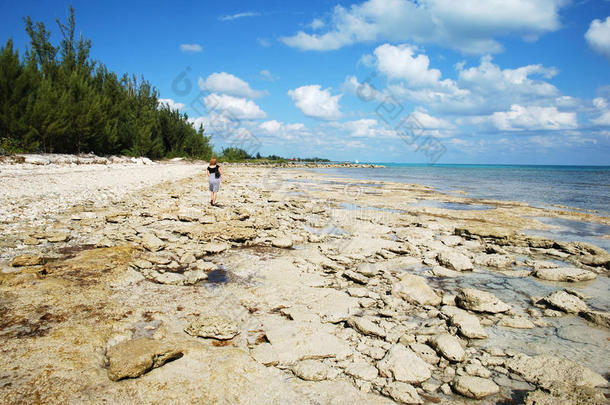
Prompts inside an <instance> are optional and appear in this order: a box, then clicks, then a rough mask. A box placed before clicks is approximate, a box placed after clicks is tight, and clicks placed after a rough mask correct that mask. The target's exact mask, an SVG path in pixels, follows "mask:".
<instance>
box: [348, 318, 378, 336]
mask: <svg viewBox="0 0 610 405" xmlns="http://www.w3.org/2000/svg"><path fill="white" fill-rule="evenodd" d="M347 323H348V324H349V326H351V327H352V328H354V329H356V330H357V331H358V332H360V333H362V334H364V335H372V336H377V337H380V338H384V337H385V336H386V332H385V330H383V328H381V327H380V326H379V325H377V324H376V323H374V322H373V321H371V320H370V319H367V318H363V317H359V316H354V317H351V318H350V319H348V321H347Z"/></svg>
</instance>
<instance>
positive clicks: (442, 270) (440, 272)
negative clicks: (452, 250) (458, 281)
mask: <svg viewBox="0 0 610 405" xmlns="http://www.w3.org/2000/svg"><path fill="white" fill-rule="evenodd" d="M432 274H434V275H435V276H436V277H458V276H459V275H460V272H459V271H455V270H450V269H448V268H446V267H443V266H434V267H433V268H432Z"/></svg>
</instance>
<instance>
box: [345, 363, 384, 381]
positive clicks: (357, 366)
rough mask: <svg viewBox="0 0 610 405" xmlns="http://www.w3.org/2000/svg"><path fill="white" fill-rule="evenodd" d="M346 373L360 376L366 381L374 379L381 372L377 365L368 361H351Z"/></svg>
mask: <svg viewBox="0 0 610 405" xmlns="http://www.w3.org/2000/svg"><path fill="white" fill-rule="evenodd" d="M344 371H345V374H347V375H351V376H352V377H356V378H359V379H361V380H364V381H373V380H374V379H375V378H377V375H378V374H379V372H378V371H377V368H375V366H372V365H370V364H369V363H366V362H358V363H351V364H349V365H348V366H347V367H345V370H344Z"/></svg>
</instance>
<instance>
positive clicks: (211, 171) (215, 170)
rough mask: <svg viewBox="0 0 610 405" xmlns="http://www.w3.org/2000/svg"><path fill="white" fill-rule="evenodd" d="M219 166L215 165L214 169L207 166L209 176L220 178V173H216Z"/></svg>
mask: <svg viewBox="0 0 610 405" xmlns="http://www.w3.org/2000/svg"><path fill="white" fill-rule="evenodd" d="M219 167H220V166H218V165H216V166H214V167H210V166H208V172H210V174H216V175H215V176H214V177H216V178H217V179H219V178H220V172H219V171H218V168H219Z"/></svg>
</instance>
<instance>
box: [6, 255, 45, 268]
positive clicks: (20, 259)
mask: <svg viewBox="0 0 610 405" xmlns="http://www.w3.org/2000/svg"><path fill="white" fill-rule="evenodd" d="M44 262H45V258H44V257H43V256H41V255H21V256H17V257H15V258H14V259H13V261H11V266H13V267H24V266H38V265H40V264H44Z"/></svg>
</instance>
